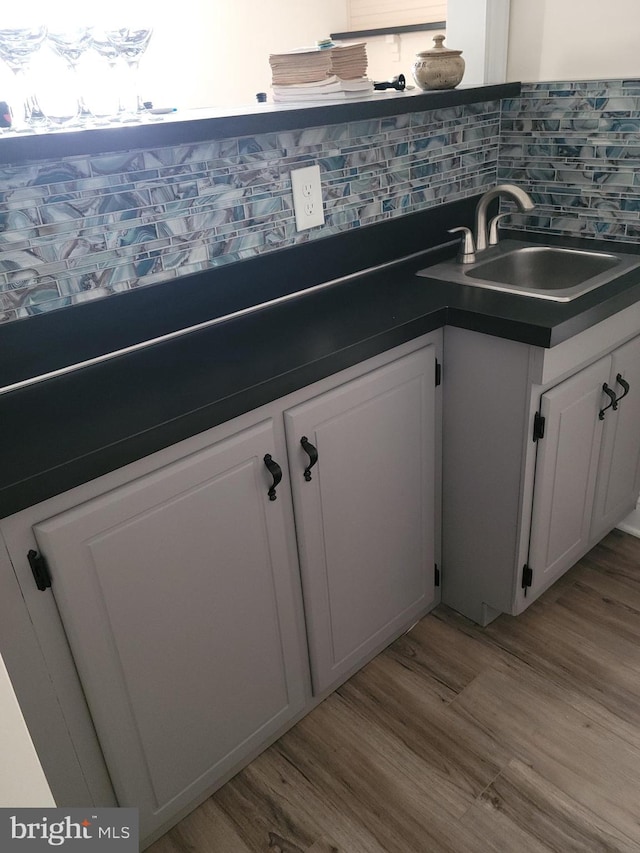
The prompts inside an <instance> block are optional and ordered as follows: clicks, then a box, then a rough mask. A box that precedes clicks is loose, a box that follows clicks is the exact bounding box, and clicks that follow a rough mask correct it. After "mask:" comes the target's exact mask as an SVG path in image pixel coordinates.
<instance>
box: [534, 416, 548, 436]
mask: <svg viewBox="0 0 640 853" xmlns="http://www.w3.org/2000/svg"><path fill="white" fill-rule="evenodd" d="M545 423H546V418H544V417H543V416H542V415H541V414H540V413H539V412H536V413H535V416H534V418H533V440H534V441H540V439H541V438H544V425H545Z"/></svg>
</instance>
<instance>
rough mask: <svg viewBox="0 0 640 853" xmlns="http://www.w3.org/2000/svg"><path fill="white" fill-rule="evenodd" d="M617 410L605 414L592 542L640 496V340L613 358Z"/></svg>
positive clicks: (628, 345)
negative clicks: (626, 389)
mask: <svg viewBox="0 0 640 853" xmlns="http://www.w3.org/2000/svg"><path fill="white" fill-rule="evenodd" d="M618 376H620V377H621V378H622V380H623V381H624V382H626V383H627V384H628V386H629V391H628V393H627V394H625V396H624V398H623V399H621V400H620V402H619V403H618V408H617V410H615V411H614V410H613V409H609V410H608V411H607V412H606V414H605V420H604V434H603V439H602V453H601V456H600V465H599V467H598V480H597V486H596V497H595V505H594V510H593V521H592V529H591V539H592V541H598V540H599V539H601V538H602V537H603V536H604V535H605V534H606V533H608V532H609V530H611V529H612V528H613V527H614V526H615V525H616V524H617V523H618V522H619V521H620V520H621V519H622V518H624V516H625V515H627V514H628V513H629V512H631V510H632V509H633V508H634V506H635V504H636V500H637V498H638V492H640V338H635V339H634V340H632V341H630V342H629V343H628V344H625V345H624V346H622V347H620V348H619V349H617V350H615V352H614V353H613V354H612V367H611V375H610V377H609V379H608V383H609V386H610V387H611V388H612V389H613V390H614V391H615V393H616V395H617V396H618V397H620V396H621V395H622V394H624V386H623V385H622V384H621V383H620V382H619V381H618V379H617V377H618Z"/></svg>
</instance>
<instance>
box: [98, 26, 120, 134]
mask: <svg viewBox="0 0 640 853" xmlns="http://www.w3.org/2000/svg"><path fill="white" fill-rule="evenodd" d="M91 45H92V47H93V49H94V50H95V52H96V53H97V54H98V55H99V56H101V57H102V58H103V59H105V60H106V61H107V64H108V65H109V70H110V74H109V77H110V78H111V81H110V87H112V88H113V92H114V99H113V100H114V108H113V109H112V111H111V114H110V116H109V118H110V120H111V121H119V120H120V117H121V116H122V113H123V112H124V109H125V108H124V104H123V103H122V97H121V93H122V79H121V75H120V73H119V71H120V69H119V68H118V59H119V58H120V53H119V52H118V49H117V47H116V46H115V45H114V44H112V42H111V41H109V39H108V38H107V34H106V32H105V31H104V30H100V29H95V30H94V31H93V38H92V39H91ZM93 112H94V113H95V112H96V110H95V109H94V110H93Z"/></svg>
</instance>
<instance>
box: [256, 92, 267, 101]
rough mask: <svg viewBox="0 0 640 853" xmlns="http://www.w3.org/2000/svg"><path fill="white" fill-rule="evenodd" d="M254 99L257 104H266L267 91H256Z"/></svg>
mask: <svg viewBox="0 0 640 853" xmlns="http://www.w3.org/2000/svg"><path fill="white" fill-rule="evenodd" d="M256 101H257V102H258V103H259V104H266V102H267V93H266V92H257V94H256Z"/></svg>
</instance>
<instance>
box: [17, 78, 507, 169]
mask: <svg viewBox="0 0 640 853" xmlns="http://www.w3.org/2000/svg"><path fill="white" fill-rule="evenodd" d="M519 94H520V83H501V84H499V85H491V86H459V87H458V88H457V89H447V90H443V91H435V92H422V91H420V90H419V89H412V90H409V91H404V92H396V91H382V92H374V93H373V94H372V95H368V96H366V97H363V98H362V99H349V100H348V102H345V101H334V102H333V103H331V104H320V105H318V104H296V105H295V106H290V105H286V104H253V105H252V106H245V107H238V108H237V109H236V110H233V109H230V108H226V107H225V108H223V109H201V110H182V111H177V112H175V113H170V114H169V115H167V116H154V117H153V120H148V119H147V120H145V121H143V122H141V123H140V124H123V125H119V126H112V127H97V128H88V129H79V130H73V129H59V130H52V131H48V132H45V133H32V134H19V135H18V134H15V135H13V134H11V133H8V134H4V135H2V134H0V165H2V164H8V163H10V164H13V165H16V164H19V163H28V162H31V161H34V160H50V159H55V158H59V157H69V156H74V155H81V154H103V153H106V152H117V151H130V150H135V149H142V148H144V149H154V148H161V147H163V146H166V145H189V144H193V143H197V142H210V141H211V140H213V139H228V138H229V137H235V136H254V135H255V134H260V133H278V132H282V131H286V130H302V129H304V128H307V127H322V126H324V125H329V124H339V123H341V122H350V121H361V120H363V119H371V118H384V117H387V116H395V115H404V114H405V113H409V112H422V111H424V110H439V109H444V108H445V107H452V106H458V105H460V104H475V103H481V102H483V101H493V100H497V99H500V98H515V97H517V96H518V95H519Z"/></svg>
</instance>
